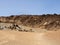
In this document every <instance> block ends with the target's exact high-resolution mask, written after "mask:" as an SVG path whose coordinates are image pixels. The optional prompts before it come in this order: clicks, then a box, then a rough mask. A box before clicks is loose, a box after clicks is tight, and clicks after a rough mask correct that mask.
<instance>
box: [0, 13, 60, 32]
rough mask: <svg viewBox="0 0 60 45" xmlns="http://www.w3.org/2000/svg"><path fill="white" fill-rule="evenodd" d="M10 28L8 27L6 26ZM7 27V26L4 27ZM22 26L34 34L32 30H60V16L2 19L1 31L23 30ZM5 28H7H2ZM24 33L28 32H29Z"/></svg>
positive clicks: (0, 18)
mask: <svg viewBox="0 0 60 45" xmlns="http://www.w3.org/2000/svg"><path fill="white" fill-rule="evenodd" d="M5 23H6V24H7V25H8V26H6V24H5ZM4 25H5V26H4ZM20 25H22V26H26V27H30V29H29V31H31V32H34V31H33V30H32V29H31V28H40V29H46V30H58V29H60V15H58V14H46V15H45V14H43V15H15V16H14V15H11V16H7V17H4V16H2V17H0V29H11V30H13V29H14V30H15V29H16V30H19V31H22V30H21V27H20ZM2 27H5V28H2ZM24 31H26V32H28V30H25V29H24Z"/></svg>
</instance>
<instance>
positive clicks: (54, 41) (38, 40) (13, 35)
mask: <svg viewBox="0 0 60 45" xmlns="http://www.w3.org/2000/svg"><path fill="white" fill-rule="evenodd" d="M0 45H60V31H58V32H46V33H31V32H18V31H0Z"/></svg>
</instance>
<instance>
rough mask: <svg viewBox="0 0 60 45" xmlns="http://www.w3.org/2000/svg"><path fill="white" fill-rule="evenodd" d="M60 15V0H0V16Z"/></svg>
mask: <svg viewBox="0 0 60 45" xmlns="http://www.w3.org/2000/svg"><path fill="white" fill-rule="evenodd" d="M53 13H57V14H60V0H0V16H9V15H19V14H53Z"/></svg>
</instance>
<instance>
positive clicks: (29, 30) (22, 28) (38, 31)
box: [0, 14, 60, 45]
mask: <svg viewBox="0 0 60 45" xmlns="http://www.w3.org/2000/svg"><path fill="white" fill-rule="evenodd" d="M0 45H60V15H58V14H46V15H45V14H43V15H11V16H6V17H4V16H1V17H0Z"/></svg>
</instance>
